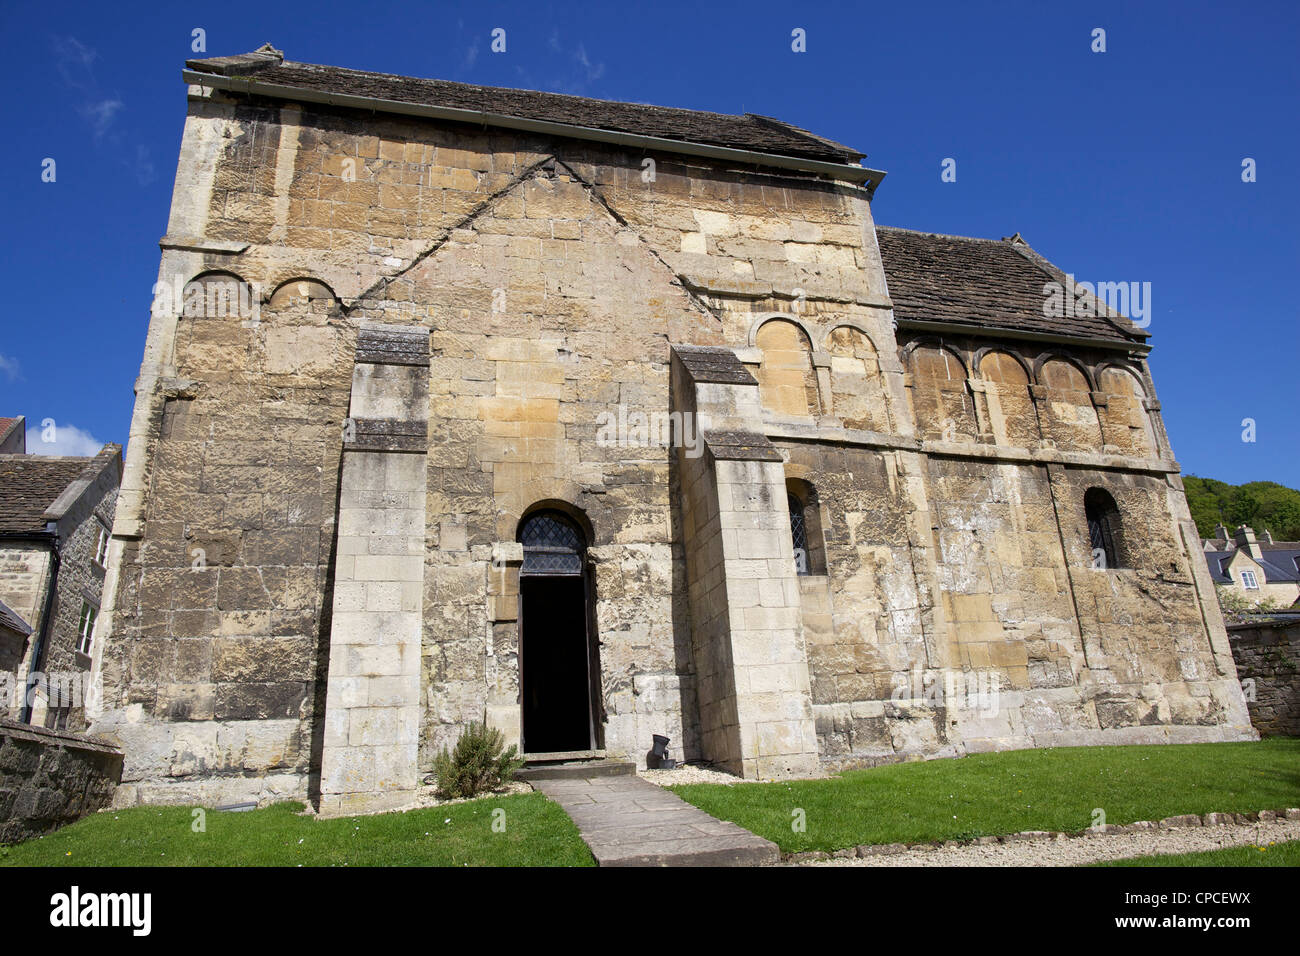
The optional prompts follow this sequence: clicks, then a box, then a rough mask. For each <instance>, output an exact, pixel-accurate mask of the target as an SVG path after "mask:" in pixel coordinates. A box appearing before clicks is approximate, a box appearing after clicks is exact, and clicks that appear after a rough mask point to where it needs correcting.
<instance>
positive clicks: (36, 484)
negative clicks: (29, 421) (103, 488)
mask: <svg viewBox="0 0 1300 956" xmlns="http://www.w3.org/2000/svg"><path fill="white" fill-rule="evenodd" d="M121 450H122V449H121V446H120V445H113V444H109V445H105V446H104V448H103V450H102V451H100V453H99V454H98V455H95V456H90V457H84V458H83V457H77V456H74V455H0V533H7V534H40V533H42V532H44V531H45V530H46V529H45V525H46V522H47V521H48V520H50V519H49V518H48V517H47V515H46V512H48V511H49V510H50V508H51V507H52V506H53V504H54V503H55V501H57V500H58V499H59V496H60V495H62V494H63V493H64V492H65V491H66V490H67V489H68V486H69V485H71V484H72V483H73V482H74V481H77V480H78V479H80V478H87V479H93V477H94V475H95V474H96V473H97V472H98V471H99V469H101V468H103V467H104V466H105V464H106V463H107V461H111V460H113V458H115V457H116V456H117V455H120V454H121Z"/></svg>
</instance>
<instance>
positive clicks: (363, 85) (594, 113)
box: [185, 44, 865, 164]
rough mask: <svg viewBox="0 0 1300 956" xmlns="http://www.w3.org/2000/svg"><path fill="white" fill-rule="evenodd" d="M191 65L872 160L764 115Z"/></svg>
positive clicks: (320, 88) (417, 101)
mask: <svg viewBox="0 0 1300 956" xmlns="http://www.w3.org/2000/svg"><path fill="white" fill-rule="evenodd" d="M185 65H186V66H187V67H188V68H189V69H191V70H194V71H195V72H199V73H209V74H213V75H219V76H249V75H251V74H256V80H257V82H258V83H265V84H274V85H276V86H283V87H290V88H295V89H300V90H306V91H312V92H316V93H330V94H336V95H343V96H360V97H366V98H368V99H376V100H388V101H391V102H395V103H404V104H410V105H415V106H437V107H447V108H451V109H458V110H468V111H472V112H477V113H492V114H497V115H504V116H513V117H518V118H520V119H526V120H537V121H543V122H549V123H561V124H564V125H568V126H574V127H585V128H587V129H599V130H609V131H614V132H619V133H630V134H635V135H640V136H654V137H658V138H661V139H669V140H677V141H679V142H683V143H702V144H706V145H710V146H723V147H728V148H731V149H741V150H747V151H750V152H758V153H770V154H773V155H779V156H795V157H802V158H805V159H815V160H820V161H823V162H831V163H841V164H851V163H857V162H858V160H860V159H862V158H863V156H864V155H865V154H864V153H861V152H859V151H858V150H855V149H853V148H851V147H849V146H845V145H843V144H842V143H836V142H834V141H832V140H829V139H825V138H823V137H821V136H817V135H816V134H814V133H810V132H809V131H808V130H806V129H801V128H800V127H798V126H793V125H791V124H790V123H786V122H783V121H781V120H778V119H772V118H771V117H768V116H761V115H759V114H756V113H745V114H743V115H739V116H737V115H733V114H730V113H711V112H707V111H702V110H685V109H676V108H672V107H666V106H651V105H648V104H644V103H622V102H617V101H614V100H598V99H591V98H589V97H586V96H570V95H567V94H563V93H544V92H541V91H538V90H516V89H509V88H506V87H498V86H477V85H475V84H472V83H453V82H451V81H448V80H431V79H421V78H418V77H412V76H398V75H396V74H392V73H370V72H366V71H364V70H349V69H344V68H343V67H338V66H323V65H320V64H317V63H297V62H294V61H291V60H285V59H283V54H282V53H280V52H279V51H278V50H274V49H273V48H271V46H270V44H267V45H266V46H264V47H262V48H261V49H260V50H257V51H254V52H253V53H244V54H240V55H238V56H224V57H210V58H208V59H202V60H189V61H187V62H186V64H185Z"/></svg>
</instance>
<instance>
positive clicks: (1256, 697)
mask: <svg viewBox="0 0 1300 956" xmlns="http://www.w3.org/2000/svg"><path fill="white" fill-rule="evenodd" d="M1228 639H1229V641H1231V643H1232V656H1233V659H1234V660H1235V661H1236V664H1237V676H1238V677H1239V678H1240V679H1241V681H1242V683H1243V684H1244V685H1246V687H1247V688H1248V690H1249V691H1250V692H1249V693H1248V694H1247V696H1246V701H1247V706H1248V707H1249V708H1250V722H1251V723H1252V724H1253V725H1254V726H1255V729H1256V730H1258V731H1259V732H1260V733H1261V734H1263V735H1265V736H1268V737H1295V736H1300V624H1297V623H1296V622H1295V621H1289V620H1272V621H1268V620H1266V621H1261V622H1258V623H1256V622H1250V621H1247V622H1243V623H1239V624H1231V625H1229V626H1228Z"/></svg>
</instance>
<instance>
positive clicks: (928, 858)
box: [793, 820, 1300, 866]
mask: <svg viewBox="0 0 1300 956" xmlns="http://www.w3.org/2000/svg"><path fill="white" fill-rule="evenodd" d="M986 839H988V838H986ZM1288 840H1300V820H1279V821H1276V822H1272V823H1240V824H1237V823H1234V824H1230V825H1220V826H1189V827H1176V828H1173V829H1167V830H1156V829H1152V830H1140V831H1136V832H1124V833H1091V832H1089V833H1086V834H1084V835H1082V836H1065V835H1064V834H1060V835H1057V836H1044V837H1041V838H1021V839H1016V840H1014V841H1012V842H1007V843H987V844H983V845H981V844H978V843H975V844H962V845H959V846H939V847H928V848H913V849H908V850H903V851H902V852H899V853H894V854H892V855H875V856H868V857H854V858H833V859H829V860H806V861H800V862H796V863H794V864H793V865H797V866H1081V865H1083V864H1086V863H1097V862H1100V861H1101V860H1121V859H1124V858H1126V857H1132V856H1152V855H1156V854H1160V855H1168V854H1171V853H1195V852H1198V851H1200V850H1219V849H1222V848H1224V847H1232V846H1264V845H1267V844H1269V843H1281V842H1284V841H1288Z"/></svg>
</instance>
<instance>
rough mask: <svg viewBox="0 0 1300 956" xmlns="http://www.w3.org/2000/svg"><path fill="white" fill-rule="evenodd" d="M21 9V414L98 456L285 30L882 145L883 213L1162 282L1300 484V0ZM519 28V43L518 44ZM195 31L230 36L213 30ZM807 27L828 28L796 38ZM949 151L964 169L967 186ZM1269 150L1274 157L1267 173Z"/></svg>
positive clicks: (1260, 471) (13, 379)
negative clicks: (219, 139) (228, 60)
mask: <svg viewBox="0 0 1300 956" xmlns="http://www.w3.org/2000/svg"><path fill="white" fill-rule="evenodd" d="M979 7H983V9H979ZM2 10H3V13H2V16H3V21H2V22H3V24H4V35H3V37H2V38H0V47H2V48H3V58H0V64H3V66H0V76H2V77H3V81H4V86H5V91H6V95H5V101H4V111H5V129H6V130H7V131H8V133H9V137H8V140H9V144H10V145H9V147H8V148H7V149H5V150H4V151H2V152H0V170H2V171H3V176H4V182H5V184H6V185H5V189H4V190H3V192H0V217H3V222H4V223H5V226H6V228H5V229H4V233H3V239H0V243H2V244H3V245H2V248H0V251H2V252H3V255H0V269H3V270H4V273H5V275H4V277H3V278H4V288H5V290H6V298H7V307H6V309H5V314H4V317H3V323H4V325H3V334H0V415H4V414H9V415H12V414H24V415H26V416H27V418H28V422H29V425H37V424H38V423H39V422H41V421H42V420H44V419H53V420H54V421H55V422H56V423H57V424H58V426H59V427H60V434H61V435H63V436H64V437H65V439H66V440H67V441H68V444H67V445H66V446H64V447H66V448H67V449H68V450H69V451H72V452H74V453H84V452H82V451H81V450H80V448H78V443H79V442H80V443H81V444H82V445H84V444H88V443H89V441H90V440H91V439H93V440H95V441H101V442H102V441H119V442H123V443H125V440H126V435H127V430H128V426H129V421H130V414H131V407H132V401H133V399H132V385H133V382H134V380H135V375H136V373H137V371H138V369H139V364H140V358H141V354H142V349H143V346H144V337H145V330H146V328H147V322H148V316H149V304H150V301H151V294H150V290H151V287H152V284H153V282H154V281H155V279H156V276H157V269H158V255H159V250H158V245H157V242H158V239H159V238H160V237H161V236H162V234H163V233H164V231H165V229H166V223H167V209H168V205H169V203H170V200H171V186H172V180H173V177H174V175H175V169H176V157H177V154H178V150H179V146H180V137H181V130H182V122H183V118H184V114H185V88H184V86H183V84H182V82H181V79H180V70H181V67H182V64H183V62H184V60H186V59H187V58H190V57H192V56H200V55H208V56H216V55H224V54H230V53H240V52H245V51H248V50H251V49H254V48H256V47H257V46H260V45H261V44H262V43H264V42H266V41H270V42H272V43H274V44H275V45H276V46H277V47H279V48H280V49H283V50H284V51H285V53H286V55H287V57H288V58H289V59H293V60H300V61H307V62H316V63H329V64H334V65H338V66H347V67H353V68H358V69H367V70H380V71H384V72H391V73H402V74H409V75H414V76H431V77H438V78H443V79H450V80H460V81H465V82H472V83H484V84H492V85H501V86H520V87H528V88H533V89H544V90H554V91H558V92H565V93H577V94H583V95H588V96H597V97H602V98H609V99H622V100H634V101H640V102H648V103H659V104H664V105H670V106H680V107H689V108H696V109H707V110H716V111H720V112H727V113H739V112H743V111H746V110H748V111H751V112H756V113H764V114H768V115H772V116H778V117H780V118H782V119H785V120H788V121H790V122H793V123H795V124H797V125H800V126H804V127H806V128H809V129H811V130H813V131H815V132H817V133H820V134H822V135H824V136H828V137H830V138H832V139H837V140H839V141H841V142H844V143H848V144H850V145H852V146H855V147H857V148H858V149H861V150H863V151H864V152H866V153H867V154H868V157H867V159H866V160H865V162H866V163H867V164H868V165H871V166H874V167H876V168H879V169H884V170H886V171H888V173H889V175H888V177H887V178H886V180H885V182H884V184H883V185H882V186H881V188H880V190H879V192H878V193H877V194H876V201H875V206H874V209H875V215H876V219H877V221H878V222H880V223H882V224H887V225H893V226H905V227H908V228H914V229H925V230H932V231H936V232H947V233H956V234H963V235H972V236H987V237H999V236H1006V235H1010V234H1012V233H1013V232H1017V231H1018V232H1020V233H1021V234H1022V235H1023V236H1024V237H1025V238H1026V239H1027V240H1028V241H1029V242H1030V243H1031V244H1032V245H1033V246H1034V247H1035V248H1036V249H1037V250H1038V251H1039V252H1041V253H1043V254H1044V255H1046V256H1047V257H1048V258H1050V259H1052V260H1053V261H1054V262H1056V263H1057V264H1058V265H1060V266H1061V267H1062V268H1063V269H1065V270H1066V271H1068V272H1071V273H1073V274H1074V275H1075V276H1076V277H1077V278H1078V279H1081V280H1092V281H1124V282H1131V281H1136V282H1150V283H1151V291H1152V305H1153V310H1152V316H1151V323H1150V326H1149V329H1148V331H1150V332H1151V334H1152V336H1153V342H1154V345H1155V349H1154V351H1153V353H1152V355H1151V366H1152V369H1153V372H1154V374H1155V380H1156V387H1157V389H1158V392H1159V396H1160V399H1161V402H1162V404H1163V413H1164V416H1165V421H1166V424H1167V426H1168V428H1169V431H1170V433H1171V436H1172V439H1173V445H1174V450H1175V452H1176V454H1177V456H1178V459H1179V460H1180V462H1181V463H1182V465H1183V468H1184V470H1185V471H1186V472H1188V473H1192V474H1200V475H1208V476H1212V477H1216V478H1221V479H1223V480H1227V481H1232V482H1242V481H1252V480H1273V481H1280V482H1282V483H1284V484H1288V485H1291V486H1292V487H1300V454H1298V453H1297V449H1300V414H1297V411H1298V409H1297V397H1298V396H1300V385H1298V384H1297V381H1298V376H1297V351H1298V350H1297V344H1298V342H1300V334H1298V333H1297V323H1298V320H1300V308H1298V307H1297V296H1296V290H1294V289H1293V288H1292V285H1293V284H1294V283H1296V282H1297V281H1300V268H1298V266H1300V238H1298V237H1300V227H1298V226H1297V222H1300V216H1298V213H1300V166H1298V165H1297V163H1298V162H1300V122H1297V120H1298V119H1300V76H1298V74H1300V66H1298V65H1297V64H1298V62H1300V60H1298V58H1297V56H1296V50H1297V48H1300V4H1296V3H1294V2H1289V0H1288V2H1283V0H1279V2H1271V3H1270V2H1253V3H1250V4H1230V3H1224V4H1204V3H1168V4H1160V3H1134V2H1125V3H1086V4H1058V3H1044V2H1042V0H1038V2H1029V3H996V4H988V5H974V4H964V3H963V4H959V3H933V2H931V3H924V4H892V5H883V4H857V3H855V4H843V5H832V4H825V5H818V4H803V3H799V4H796V3H788V2H787V3H772V2H761V0H756V2H750V3H745V4H735V5H728V4H701V3H692V4H674V3H667V2H655V3H621V4H608V5H582V4H574V3H564V4H547V3H540V2H538V3H527V4H493V3H487V2H476V3H453V2H437V3H408V4H400V5H378V4H376V5H372V4H366V3H357V2H355V0H352V2H347V3H330V2H324V0H321V2H314V3H310V4H306V3H303V4H293V3H281V4H275V5H272V4H267V3H265V2H262V3H241V2H228V3H224V4H221V5H217V6H213V5H199V4H174V5H167V6H156V5H154V4H147V5H132V4H130V3H122V4H111V5H107V4H94V5H86V6H81V7H79V6H76V5H67V4H58V3H44V4H22V5H17V4H13V3H5V4H4V5H3V8H2ZM187 10H188V11H190V12H186V11H187ZM497 27H500V28H502V29H504V30H505V31H506V51H505V52H504V53H493V52H491V50H490V45H491V32H492V30H493V29H494V28H497ZM1098 27H1100V28H1102V29H1104V30H1105V31H1106V51H1105V52H1104V53H1094V52H1092V50H1091V45H1092V42H1093V41H1092V31H1093V30H1094V29H1095V28H1098ZM195 28H202V29H203V30H205V31H206V46H207V51H206V54H195V53H192V52H191V49H190V47H191V42H192V31H193V30H194V29H195ZM796 28H800V29H803V30H804V31H805V33H806V38H807V41H806V45H807V50H806V52H803V53H795V52H793V51H792V49H791V31H792V30H794V29H796ZM47 157H49V158H53V159H54V160H55V162H56V167H55V168H56V177H57V178H56V181H55V182H53V183H46V182H42V180H41V172H42V161H43V160H44V159H45V158H47ZM948 157H951V158H953V159H955V160H956V161H957V181H956V182H951V183H945V182H943V181H941V177H940V172H941V163H942V161H943V160H944V159H945V158H948ZM1246 157H1250V158H1252V159H1254V160H1255V161H1256V170H1257V181H1256V182H1253V183H1243V182H1242V176H1241V173H1242V161H1243V159H1245V158H1246ZM1247 418H1250V419H1253V420H1254V422H1255V432H1256V440H1255V441H1254V442H1245V441H1243V440H1242V433H1243V426H1242V421H1243V419H1247Z"/></svg>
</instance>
